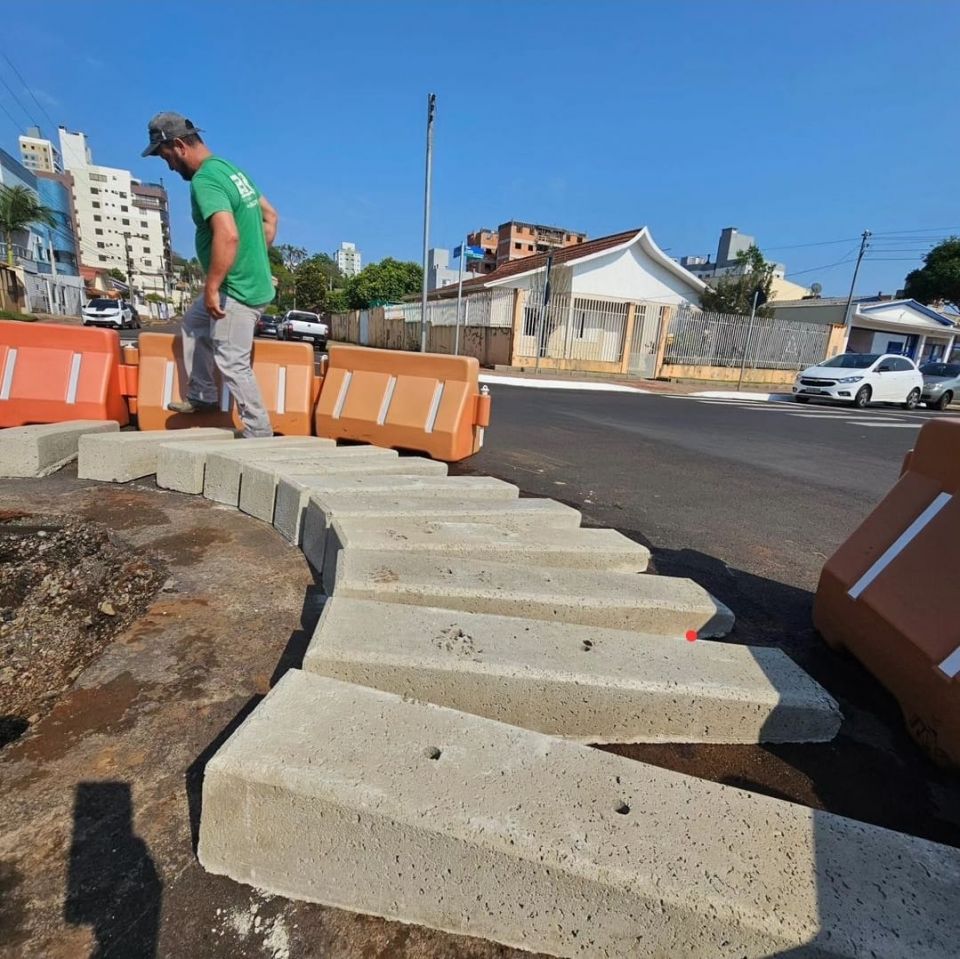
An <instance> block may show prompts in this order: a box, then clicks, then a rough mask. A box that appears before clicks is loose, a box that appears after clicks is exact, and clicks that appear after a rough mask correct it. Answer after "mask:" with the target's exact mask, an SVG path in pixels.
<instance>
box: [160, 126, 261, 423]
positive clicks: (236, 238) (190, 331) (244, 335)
mask: <svg viewBox="0 0 960 959" xmlns="http://www.w3.org/2000/svg"><path fill="white" fill-rule="evenodd" d="M147 130H148V131H149V134H150V143H149V144H148V146H147V148H146V149H145V150H144V151H143V156H159V157H160V158H161V159H163V160H165V161H166V163H167V166H168V167H169V168H170V169H171V170H173V171H175V172H176V173H179V174H180V176H182V177H183V179H184V180H188V181H189V183H190V205H191V208H192V212H193V222H194V224H195V225H196V228H197V235H196V245H197V258H198V259H199V260H200V264H201V266H202V267H203V270H204V272H205V273H206V277H207V279H206V283H205V284H204V288H203V296H201V297H200V298H199V299H197V300H196V301H195V302H194V303H193V304H192V306H191V307H190V309H189V310H187V313H186V315H185V316H184V318H183V328H182V330H181V336H182V339H183V359H184V363H185V364H186V367H187V374H188V376H189V377H190V382H189V384H188V386H187V394H186V399H185V400H184V401H183V402H181V403H171V404H170V405H169V406H168V407H167V409H169V410H172V411H173V412H175V413H198V412H207V411H212V410H217V409H219V405H218V403H217V387H216V384H215V383H214V379H213V369H214V363H216V367H217V369H219V370H220V375H221V376H222V377H223V381H224V382H225V383H226V384H227V387H228V388H229V390H230V392H231V394H232V395H233V398H234V399H235V400H236V402H237V409H238V410H239V412H240V419H241V421H242V422H243V435H244V436H273V429H272V427H271V426H270V418H269V417H268V416H267V411H266V410H265V409H264V406H263V400H262V399H261V397H260V389H259V387H258V386H257V381H256V379H255V378H254V375H253V370H252V369H251V366H250V351H251V349H252V347H253V333H254V327H255V325H256V322H257V318H258V317H259V315H260V313H261V312H262V310H263V308H264V307H265V306H266V305H267V304H268V303H269V302H270V301H271V300H272V299H273V294H274V288H273V277H272V274H271V273H270V261H269V259H268V257H267V246H268V244H270V243H272V242H273V238H274V236H275V235H276V232H277V213H276V210H274V208H273V207H272V206H271V205H270V204H269V203H268V202H267V200H266V197H263V196H261V195H260V192H259V191H258V190H257V188H256V187H255V186H254V185H253V184H252V183H251V182H250V180H249V179H248V177H247V176H246V174H244V173H243V172H242V171H240V170H238V169H237V168H236V167H235V166H234V165H233V164H232V163H228V162H227V161H226V160H224V159H223V158H222V157H218V156H214V155H213V153H212V152H211V151H210V150H209V149H208V148H207V146H206V144H205V143H204V142H203V140H202V139H201V138H200V133H201V131H200V130H199V129H198V128H197V127H195V126H194V125H193V123H192V122H191V121H190V120H188V119H187V118H186V117H183V116H181V115H180V114H179V113H158V114H157V115H156V116H155V117H154V118H153V119H152V120H151V121H150V123H149V124H148V126H147Z"/></svg>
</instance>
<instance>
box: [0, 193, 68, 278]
mask: <svg viewBox="0 0 960 959" xmlns="http://www.w3.org/2000/svg"><path fill="white" fill-rule="evenodd" d="M32 223H42V224H44V225H45V226H50V227H55V226H56V225H57V220H56V217H55V216H54V213H53V210H51V209H50V207H48V206H45V205H44V204H43V203H41V202H40V200H39V199H38V198H37V195H36V194H35V193H34V192H33V191H32V190H31V189H29V188H28V187H25V186H3V185H0V233H2V234H3V239H4V242H5V243H6V244H7V265H8V266H13V263H14V260H13V234H14V233H19V232H21V231H23V230H26V229H27V228H28V227H29V226H30V225H31V224H32Z"/></svg>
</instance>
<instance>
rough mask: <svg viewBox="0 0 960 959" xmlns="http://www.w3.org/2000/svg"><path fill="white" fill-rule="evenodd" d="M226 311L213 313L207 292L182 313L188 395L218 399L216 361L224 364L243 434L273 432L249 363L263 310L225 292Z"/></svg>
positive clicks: (210, 400)
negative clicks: (207, 304)
mask: <svg viewBox="0 0 960 959" xmlns="http://www.w3.org/2000/svg"><path fill="white" fill-rule="evenodd" d="M222 302H223V306H222V309H223V310H224V311H225V312H226V316H223V317H221V318H220V319H219V320H215V319H213V318H212V317H211V316H210V314H209V313H208V312H207V308H206V307H205V306H204V305H203V297H202V296H201V297H199V298H198V299H196V300H194V302H193V304H192V305H191V307H190V309H189V310H187V312H186V315H185V316H184V318H183V327H182V329H181V331H180V335H181V337H182V339H183V362H184V365H185V366H186V369H187V376H189V377H190V382H189V384H188V386H187V398H188V399H191V400H197V401H199V402H201V403H216V402H217V401H218V400H219V397H218V396H217V385H216V383H215V382H214V380H213V367H214V363H216V367H217V369H218V370H220V375H221V376H222V377H223V381H224V383H226V384H227V388H228V389H229V390H230V393H231V394H232V395H233V398H234V399H235V400H236V402H237V409H238V411H239V413H240V420H241V422H242V423H243V435H244V436H273V427H272V426H271V425H270V417H269V416H267V411H266V410H265V409H264V407H263V399H262V398H261V396H260V388H259V386H257V381H256V379H255V378H254V376H253V370H252V368H251V366H250V350H251V348H252V347H253V331H254V326H255V325H256V322H257V318H258V317H259V315H260V310H259V309H257V308H256V307H253V306H247V305H245V304H244V303H240V302H238V301H237V300H234V299H233V298H232V297H229V296H228V297H226V298H222Z"/></svg>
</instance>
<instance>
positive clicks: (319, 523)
mask: <svg viewBox="0 0 960 959" xmlns="http://www.w3.org/2000/svg"><path fill="white" fill-rule="evenodd" d="M352 516H362V517H367V518H368V519H375V518H378V517H379V518H381V519H383V521H384V523H386V522H388V521H391V520H397V519H427V518H430V519H435V520H453V521H455V522H463V523H491V524H493V525H495V526H502V527H503V528H504V529H520V530H528V529H543V528H545V527H550V528H551V529H578V528H579V526H580V513H579V512H578V511H577V510H575V509H573V508H572V507H570V506H565V505H564V504H563V503H558V502H556V500H552V499H532V498H531V499H526V498H524V499H518V500H509V501H507V502H504V503H484V502H469V501H461V502H454V501H452V500H451V501H446V500H444V501H441V502H438V501H437V500H435V499H434V498H433V497H431V496H430V495H429V494H417V495H414V494H412V493H407V494H404V495H402V496H393V497H390V496H380V495H376V496H370V497H362V496H338V495H336V494H334V493H329V494H327V493H325V494H323V495H317V494H315V493H313V492H311V493H310V495H309V497H308V499H307V506H306V509H305V510H304V512H303V517H302V519H301V523H300V548H301V549H302V550H303V553H304V555H305V556H306V557H307V559H308V560H309V561H310V562H311V563H312V564H313V566H314V567H315V568H316V569H318V570H322V569H323V557H324V552H325V550H326V544H327V534H328V530H329V528H330V525H331V523H332V522H333V521H334V519H338V518H341V517H352Z"/></svg>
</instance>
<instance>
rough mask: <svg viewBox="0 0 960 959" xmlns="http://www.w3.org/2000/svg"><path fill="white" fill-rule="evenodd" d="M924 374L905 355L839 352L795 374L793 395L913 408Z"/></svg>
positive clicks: (803, 399)
mask: <svg viewBox="0 0 960 959" xmlns="http://www.w3.org/2000/svg"><path fill="white" fill-rule="evenodd" d="M922 392H923V376H922V374H921V373H920V371H919V370H918V369H917V366H916V364H915V363H914V362H913V360H911V359H910V357H908V356H897V355H895V354H893V353H841V354H839V355H838V356H833V357H831V358H830V359H829V360H824V361H823V363H820V364H819V365H818V366H811V367H810V368H809V369H806V370H804V371H803V372H802V373H798V374H797V379H796V381H795V382H794V384H793V398H794V399H795V400H796V401H797V402H798V403H807V402H809V401H810V400H811V399H821V400H838V401H839V402H841V403H852V404H853V405H854V406H856V407H857V408H858V409H861V410H862V409H863V408H864V407H865V406H867V404H869V403H899V404H900V405H901V406H902V407H903V408H904V409H905V410H912V409H915V408H916V406H917V404H918V403H919V402H920V395H921V393H922Z"/></svg>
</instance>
